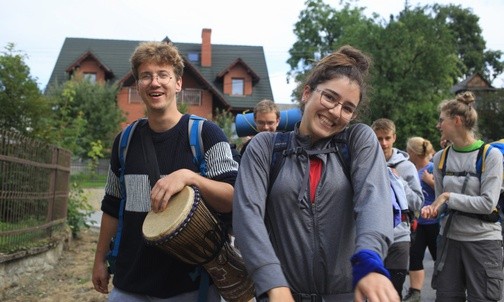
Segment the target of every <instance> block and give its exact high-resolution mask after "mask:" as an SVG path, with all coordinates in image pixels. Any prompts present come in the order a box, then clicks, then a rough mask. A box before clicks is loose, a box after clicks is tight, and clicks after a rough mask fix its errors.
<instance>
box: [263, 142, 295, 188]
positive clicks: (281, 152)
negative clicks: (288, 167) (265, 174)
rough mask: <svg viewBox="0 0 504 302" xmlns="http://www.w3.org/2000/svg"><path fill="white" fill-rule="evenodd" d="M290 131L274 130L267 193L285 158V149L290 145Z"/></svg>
mask: <svg viewBox="0 0 504 302" xmlns="http://www.w3.org/2000/svg"><path fill="white" fill-rule="evenodd" d="M290 137H291V132H276V133H275V135H274V136H273V151H272V155H271V163H270V177H269V184H268V195H269V193H270V191H271V187H272V186H273V183H274V182H275V180H276V178H277V176H278V173H279V172H280V168H281V167H282V165H283V162H284V160H285V155H286V153H285V151H286V150H288V149H289V146H290Z"/></svg>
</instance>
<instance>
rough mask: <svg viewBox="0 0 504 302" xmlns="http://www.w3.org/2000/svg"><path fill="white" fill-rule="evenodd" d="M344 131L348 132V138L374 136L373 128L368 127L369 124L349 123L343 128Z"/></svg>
mask: <svg viewBox="0 0 504 302" xmlns="http://www.w3.org/2000/svg"><path fill="white" fill-rule="evenodd" d="M345 131H346V132H347V133H348V137H349V139H350V140H353V139H359V138H360V139H370V138H371V139H372V138H376V135H375V133H374V131H373V129H372V128H371V127H369V125H366V124H363V123H355V124H351V125H350V126H348V128H346V129H345Z"/></svg>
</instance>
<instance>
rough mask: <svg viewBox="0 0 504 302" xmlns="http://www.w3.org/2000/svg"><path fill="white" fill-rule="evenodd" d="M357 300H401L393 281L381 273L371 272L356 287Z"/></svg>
mask: <svg viewBox="0 0 504 302" xmlns="http://www.w3.org/2000/svg"><path fill="white" fill-rule="evenodd" d="M354 301H355V302H362V301H368V302H385V301H387V302H388V301H390V302H399V301H401V300H400V299H399V295H398V294H397V291H396V290H395V288H394V286H393V285H392V282H391V281H390V280H389V279H388V278H387V277H386V276H384V275H382V274H379V273H369V274H367V275H366V276H365V277H364V278H362V279H361V280H360V281H359V283H357V286H356V287H355V295H354Z"/></svg>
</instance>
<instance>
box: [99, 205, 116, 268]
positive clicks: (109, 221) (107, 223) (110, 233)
mask: <svg viewBox="0 0 504 302" xmlns="http://www.w3.org/2000/svg"><path fill="white" fill-rule="evenodd" d="M117 224H118V220H117V219H116V218H114V217H112V216H110V215H108V214H106V213H103V215H102V219H101V227H100V235H99V237H98V243H97V244H96V253H95V261H105V258H106V257H107V253H108V252H109V251H110V241H111V240H112V237H114V236H115V234H116V232H117Z"/></svg>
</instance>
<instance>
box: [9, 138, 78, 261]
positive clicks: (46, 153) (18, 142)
mask: <svg viewBox="0 0 504 302" xmlns="http://www.w3.org/2000/svg"><path fill="white" fill-rule="evenodd" d="M70 162H71V153H70V152H69V151H68V150H65V149H61V148H58V147H56V146H53V145H48V144H46V143H43V142H40V141H36V140H32V139H30V138H26V137H24V136H22V135H19V134H17V133H13V132H9V131H6V130H1V129H0V263H2V262H5V261H9V260H12V259H17V258H20V257H23V256H25V255H27V254H31V253H37V252H39V251H42V250H45V249H47V248H48V247H49V246H50V245H51V243H53V241H54V239H55V236H56V234H58V233H59V232H57V231H59V230H61V229H62V228H63V227H64V226H65V224H66V215H67V202H68V191H69V178H70Z"/></svg>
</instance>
